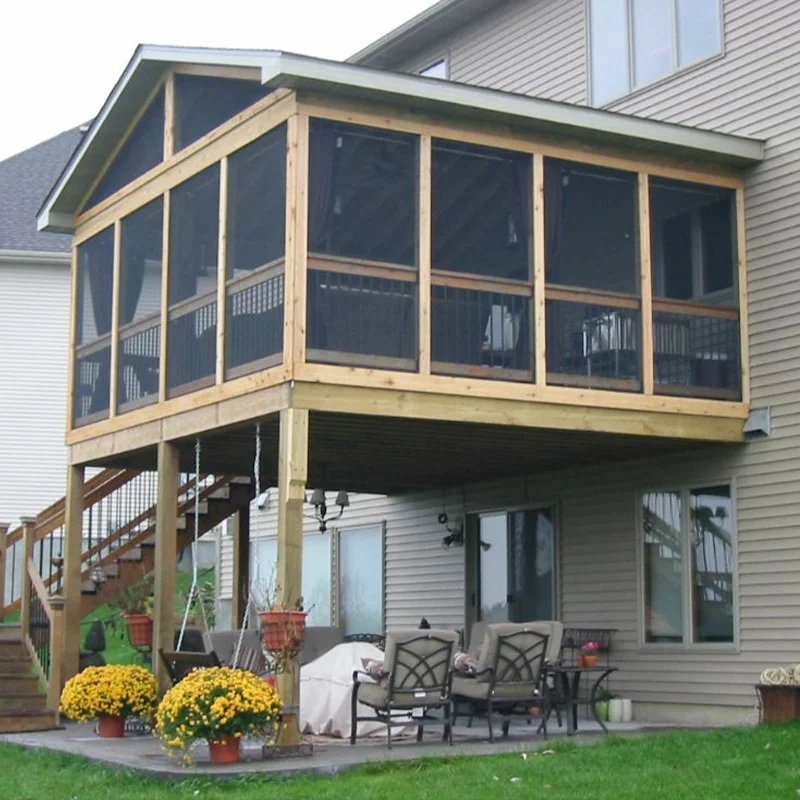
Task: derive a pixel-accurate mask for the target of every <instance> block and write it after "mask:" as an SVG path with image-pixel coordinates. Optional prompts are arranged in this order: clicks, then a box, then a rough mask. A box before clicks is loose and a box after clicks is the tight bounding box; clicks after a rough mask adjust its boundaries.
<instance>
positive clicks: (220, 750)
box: [208, 734, 242, 764]
mask: <svg viewBox="0 0 800 800" xmlns="http://www.w3.org/2000/svg"><path fill="white" fill-rule="evenodd" d="M208 754H209V756H211V763H212V764H236V763H238V762H239V761H241V760H242V740H241V739H240V738H239V737H238V736H230V735H229V734H224V735H222V736H220V737H219V738H218V739H217V740H216V741H215V742H209V743H208Z"/></svg>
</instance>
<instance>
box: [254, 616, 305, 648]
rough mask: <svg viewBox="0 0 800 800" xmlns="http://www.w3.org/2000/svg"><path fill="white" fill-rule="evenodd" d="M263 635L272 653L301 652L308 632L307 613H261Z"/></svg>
mask: <svg viewBox="0 0 800 800" xmlns="http://www.w3.org/2000/svg"><path fill="white" fill-rule="evenodd" d="M258 616H259V618H260V619H261V635H262V637H263V639H264V647H265V648H266V649H267V650H268V651H269V652H271V653H274V652H278V651H281V650H284V651H285V650H300V648H301V647H302V646H303V638H304V636H305V632H306V612H305V611H261V612H259V614H258Z"/></svg>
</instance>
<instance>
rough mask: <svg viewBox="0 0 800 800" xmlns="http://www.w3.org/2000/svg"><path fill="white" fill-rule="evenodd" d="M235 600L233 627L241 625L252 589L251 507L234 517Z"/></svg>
mask: <svg viewBox="0 0 800 800" xmlns="http://www.w3.org/2000/svg"><path fill="white" fill-rule="evenodd" d="M231 527H232V530H231V534H232V539H233V598H232V602H231V623H232V624H231V627H232V628H234V629H235V628H238V627H239V625H241V622H242V617H243V615H244V610H245V606H246V605H247V594H248V591H249V588H250V506H249V505H248V506H245V507H244V508H242V509H240V510H239V511H237V512H236V513H235V514H234V515H233V524H232V526H231Z"/></svg>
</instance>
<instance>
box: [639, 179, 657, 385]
mask: <svg viewBox="0 0 800 800" xmlns="http://www.w3.org/2000/svg"><path fill="white" fill-rule="evenodd" d="M639 267H640V273H639V289H640V291H641V295H642V389H643V390H644V393H645V394H653V391H654V386H655V383H654V370H655V363H654V362H655V348H654V342H653V276H652V260H651V256H650V180H649V176H648V175H647V173H645V172H640V173H639Z"/></svg>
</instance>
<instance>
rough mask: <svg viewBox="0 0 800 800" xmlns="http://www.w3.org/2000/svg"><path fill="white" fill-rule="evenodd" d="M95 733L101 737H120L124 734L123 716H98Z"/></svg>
mask: <svg viewBox="0 0 800 800" xmlns="http://www.w3.org/2000/svg"><path fill="white" fill-rule="evenodd" d="M97 735H98V736H101V737H102V738H103V739H122V737H123V736H125V717H98V718H97Z"/></svg>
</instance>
